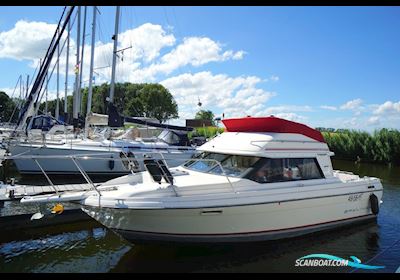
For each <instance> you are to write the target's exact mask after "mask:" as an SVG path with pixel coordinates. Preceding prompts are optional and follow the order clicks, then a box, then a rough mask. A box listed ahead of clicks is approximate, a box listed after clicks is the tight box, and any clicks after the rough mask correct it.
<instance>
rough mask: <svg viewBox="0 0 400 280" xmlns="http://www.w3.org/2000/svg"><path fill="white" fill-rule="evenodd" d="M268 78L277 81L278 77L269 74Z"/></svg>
mask: <svg viewBox="0 0 400 280" xmlns="http://www.w3.org/2000/svg"><path fill="white" fill-rule="evenodd" d="M269 79H270V80H271V81H273V82H277V81H279V77H278V76H276V75H271V77H269Z"/></svg>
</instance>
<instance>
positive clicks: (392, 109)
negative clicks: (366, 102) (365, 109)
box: [373, 101, 400, 115]
mask: <svg viewBox="0 0 400 280" xmlns="http://www.w3.org/2000/svg"><path fill="white" fill-rule="evenodd" d="M373 113H374V114H376V115H382V114H396V113H400V101H399V102H392V101H386V102H385V103H383V104H381V105H379V106H378V108H377V109H376V110H374V112H373Z"/></svg>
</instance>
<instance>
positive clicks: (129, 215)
mask: <svg viewBox="0 0 400 280" xmlns="http://www.w3.org/2000/svg"><path fill="white" fill-rule="evenodd" d="M372 193H374V194H375V195H376V196H377V197H378V199H379V200H380V199H381V197H382V191H374V192H364V193H361V194H356V195H357V196H354V195H353V194H350V195H349V194H345V195H337V196H331V197H322V198H321V197H319V198H310V199H301V200H294V201H287V202H271V203H265V204H255V205H237V206H229V207H213V208H189V209H129V208H125V209H115V208H106V207H93V206H86V205H84V206H82V209H83V210H84V211H85V212H86V213H87V214H88V215H90V216H92V217H93V218H94V219H96V220H98V221H99V222H100V223H102V224H103V225H105V226H106V227H108V228H110V229H112V230H114V231H115V232H117V233H119V234H120V235H122V236H123V237H124V238H126V239H128V240H130V241H133V242H137V241H146V240H153V241H154V240H157V241H174V242H211V243H212V242H248V241H264V240H276V239H281V238H289V237H295V236H300V235H304V234H308V233H311V232H316V231H321V230H327V229H332V228H336V227H340V226H344V225H348V224H351V223H355V222H361V221H366V220H371V219H374V218H376V215H375V214H373V213H372V210H371V206H370V201H369V196H370V195H371V194H372ZM353 197H358V199H357V200H356V201H354V200H352V198H353Z"/></svg>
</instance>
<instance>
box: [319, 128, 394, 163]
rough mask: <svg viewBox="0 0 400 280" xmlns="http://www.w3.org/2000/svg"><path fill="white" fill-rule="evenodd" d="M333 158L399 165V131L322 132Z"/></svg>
mask: <svg viewBox="0 0 400 280" xmlns="http://www.w3.org/2000/svg"><path fill="white" fill-rule="evenodd" d="M322 135H323V136H324V138H325V141H326V143H327V144H328V146H329V148H330V150H331V151H333V152H334V153H335V157H336V158H339V159H348V160H355V161H364V162H378V163H386V164H387V163H393V164H400V131H398V130H392V129H386V128H383V129H380V130H375V131H374V132H373V133H372V134H370V133H368V132H364V131H355V130H345V131H340V132H322Z"/></svg>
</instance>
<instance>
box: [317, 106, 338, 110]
mask: <svg viewBox="0 0 400 280" xmlns="http://www.w3.org/2000/svg"><path fill="white" fill-rule="evenodd" d="M319 107H320V108H322V109H325V110H331V111H336V110H337V107H335V106H328V105H321V106H319Z"/></svg>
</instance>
